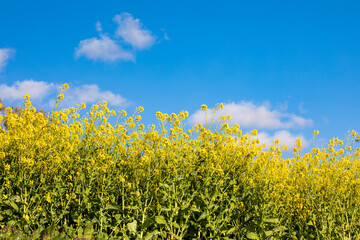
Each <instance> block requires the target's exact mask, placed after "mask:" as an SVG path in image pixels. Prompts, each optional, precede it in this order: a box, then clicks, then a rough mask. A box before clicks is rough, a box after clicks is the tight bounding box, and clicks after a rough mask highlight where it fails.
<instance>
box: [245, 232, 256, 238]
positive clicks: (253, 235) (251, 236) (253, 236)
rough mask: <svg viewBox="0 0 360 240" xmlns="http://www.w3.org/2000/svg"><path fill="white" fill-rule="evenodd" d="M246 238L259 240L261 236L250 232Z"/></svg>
mask: <svg viewBox="0 0 360 240" xmlns="http://www.w3.org/2000/svg"><path fill="white" fill-rule="evenodd" d="M246 237H247V238H249V239H259V236H258V235H257V234H256V233H253V232H248V233H247V234H246Z"/></svg>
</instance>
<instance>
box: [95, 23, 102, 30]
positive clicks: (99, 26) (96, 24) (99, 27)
mask: <svg viewBox="0 0 360 240" xmlns="http://www.w3.org/2000/svg"><path fill="white" fill-rule="evenodd" d="M95 28H96V31H98V32H101V31H102V27H101V23H100V22H99V21H97V22H96V23H95Z"/></svg>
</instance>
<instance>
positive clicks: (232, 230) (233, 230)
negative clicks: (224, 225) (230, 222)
mask: <svg viewBox="0 0 360 240" xmlns="http://www.w3.org/2000/svg"><path fill="white" fill-rule="evenodd" d="M235 230H236V228H235V227H233V228H230V229H229V230H228V231H227V234H228V235H230V234H232V233H233V232H235Z"/></svg>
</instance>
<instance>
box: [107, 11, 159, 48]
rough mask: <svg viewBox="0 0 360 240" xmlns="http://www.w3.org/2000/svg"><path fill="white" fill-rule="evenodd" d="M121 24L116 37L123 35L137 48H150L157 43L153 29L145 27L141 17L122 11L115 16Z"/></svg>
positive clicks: (123, 37) (126, 40) (122, 36)
mask: <svg viewBox="0 0 360 240" xmlns="http://www.w3.org/2000/svg"><path fill="white" fill-rule="evenodd" d="M113 20H114V22H116V23H117V24H118V25H119V26H118V28H117V30H116V32H115V37H121V38H122V39H123V40H124V41H125V42H126V43H129V44H130V45H131V46H132V47H134V48H135V49H139V50H141V49H146V48H150V47H151V46H152V45H154V44H155V39H156V37H155V36H154V35H152V33H151V31H149V30H147V29H146V28H144V26H143V24H142V23H141V22H140V20H139V19H137V18H134V17H133V16H132V15H131V14H130V13H121V14H119V15H116V16H115V17H114V18H113Z"/></svg>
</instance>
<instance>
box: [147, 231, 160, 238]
mask: <svg viewBox="0 0 360 240" xmlns="http://www.w3.org/2000/svg"><path fill="white" fill-rule="evenodd" d="M158 234H160V231H158V230H155V231H152V232H150V233H147V234H146V235H145V237H144V239H145V240H149V239H157V237H156V235H158Z"/></svg>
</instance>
